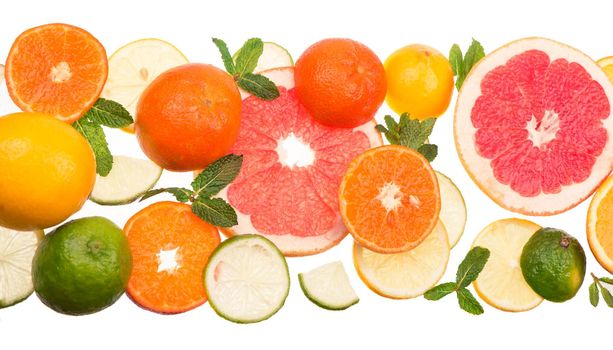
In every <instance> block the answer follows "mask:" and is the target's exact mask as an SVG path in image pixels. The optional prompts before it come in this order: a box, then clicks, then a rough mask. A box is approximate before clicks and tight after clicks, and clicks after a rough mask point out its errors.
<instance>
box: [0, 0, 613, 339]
mask: <svg viewBox="0 0 613 350" xmlns="http://www.w3.org/2000/svg"><path fill="white" fill-rule="evenodd" d="M612 10H613V4H611V3H609V2H606V1H602V2H596V1H586V0H582V1H574V2H563V1H552V2H545V1H534V0H532V1H519V0H513V1H505V2H499V1H482V2H476V1H475V2H471V1H453V2H452V1H449V2H437V1H419V2H414V3H413V2H410V1H399V2H386V1H382V0H376V1H375V0H371V1H368V2H358V1H350V2H333V1H325V2H323V3H321V4H319V3H316V2H314V1H312V0H309V1H300V2H291V1H287V0H286V1H280V2H278V3H274V2H268V1H263V0H257V1H256V0H252V1H245V2H242V1H236V0H235V1H222V0H217V1H198V2H196V1H194V2H192V3H186V2H185V3H184V2H182V1H179V0H171V1H164V2H154V1H146V2H142V3H136V2H132V1H127V0H124V1H119V2H111V1H97V2H91V3H86V2H85V1H79V2H74V3H70V2H68V1H60V0H54V1H40V2H37V3H36V2H32V1H23V0H19V1H17V0H14V1H10V2H9V1H3V4H2V5H1V9H0V13H1V14H2V16H1V19H0V61H3V60H4V59H5V57H6V55H7V54H8V51H9V48H10V45H11V44H12V42H13V40H14V38H15V37H17V36H18V35H19V34H20V33H21V32H22V31H24V30H25V29H27V28H30V27H32V26H36V25H40V24H43V23H48V22H66V23H71V24H74V25H77V26H80V27H83V28H85V29H87V30H88V31H90V32H91V33H92V34H93V35H95V36H96V37H97V38H98V39H99V40H100V41H101V42H102V43H103V44H104V45H105V47H106V49H107V51H108V53H109V54H111V53H112V52H113V51H114V50H115V49H117V48H118V47H120V46H122V45H123V44H125V43H127V42H129V41H132V40H135V39H139V38H145V37H158V38H162V39H165V40H167V41H170V42H171V43H173V44H175V45H176V46H177V47H178V48H179V49H180V50H182V51H183V52H184V53H185V54H186V55H187V57H188V58H189V59H190V60H191V61H193V62H207V63H213V64H216V65H218V66H221V62H220V59H219V54H218V52H217V49H216V48H215V46H214V45H213V44H212V43H211V40H210V38H211V37H213V36H217V37H220V38H223V39H225V40H226V41H227V42H228V44H229V46H230V49H231V50H236V49H237V48H238V47H239V46H240V45H241V44H242V42H243V41H244V40H245V39H247V38H250V37H253V36H257V37H260V38H262V39H264V40H265V41H274V42H277V43H280V44H281V45H283V46H285V47H287V48H288V49H289V50H290V51H291V53H292V54H293V56H294V58H297V57H298V56H299V55H300V53H301V52H302V51H303V50H304V49H305V48H306V47H308V46H309V45H310V44H312V43H314V42H316V41H318V40H320V39H323V38H328V37H349V38H353V39H356V40H358V41H361V42H363V43H365V44H366V45H368V46H369V47H370V48H372V49H373V50H374V51H375V52H376V53H377V54H378V55H379V57H380V58H381V59H382V60H384V59H385V58H386V57H387V56H388V55H389V54H390V53H391V52H393V51H394V50H395V49H397V48H400V47H402V46H404V45H407V44H411V43H423V44H427V45H430V46H432V47H434V48H436V49H438V50H440V51H441V52H443V53H444V54H445V55H447V52H448V50H449V48H450V46H451V45H452V44H453V43H454V42H457V43H459V44H460V45H461V46H462V47H463V49H465V48H466V46H467V45H468V43H469V42H470V39H471V37H475V38H477V39H478V40H480V41H481V43H482V44H483V46H484V47H485V49H486V52H489V51H491V50H493V49H495V48H497V47H499V46H501V45H503V44H505V43H506V42H508V41H511V40H514V39H517V38H521V37H525V36H533V35H537V36H544V37H550V38H552V39H556V40H559V41H562V42H565V43H567V44H570V45H571V46H574V47H577V48H579V49H581V50H583V51H584V52H586V53H587V54H588V55H590V56H592V57H593V58H594V59H598V58H601V57H604V56H609V55H613V40H612V39H611V36H612V35H613V32H612V31H611V13H612ZM454 103H455V96H454V100H453V101H452V105H451V106H452V107H453V105H454ZM452 107H451V108H450V109H449V110H448V111H447V113H445V115H443V116H442V117H441V118H440V121H439V122H438V123H437V125H436V128H435V131H434V134H433V136H432V138H431V140H432V141H433V142H434V143H436V144H438V145H439V156H438V158H437V159H436V160H435V161H434V163H433V165H434V167H435V168H436V169H437V170H439V171H441V172H443V173H445V174H447V175H449V176H450V177H451V178H452V179H453V180H454V181H455V182H456V183H457V184H458V186H459V187H460V189H461V190H462V192H463V194H464V196H465V198H466V202H467V205H468V213H469V214H468V223H467V226H466V231H465V234H464V237H463V238H462V239H461V241H460V243H459V244H458V245H457V247H456V248H455V249H454V250H453V251H452V254H451V259H450V262H449V268H448V271H447V273H446V274H445V276H444V278H443V281H447V280H452V279H453V278H454V276H455V270H456V267H457V265H458V263H459V261H460V260H461V259H462V257H463V256H464V254H465V253H466V251H467V249H468V247H469V246H470V244H471V242H472V240H473V238H474V237H475V236H476V234H477V233H478V232H479V231H480V230H481V229H482V228H483V227H484V226H485V225H487V224H488V223H489V222H491V221H493V220H497V219H502V218H507V217H517V216H518V215H516V214H513V213H511V212H508V211H505V210H503V209H501V208H500V207H498V206H497V205H496V204H494V203H493V202H492V201H491V200H490V199H489V198H488V197H486V196H485V195H484V194H482V193H481V191H479V189H478V188H477V187H476V186H475V185H474V183H473V182H472V181H471V180H470V179H469V177H468V176H467V174H466V172H465V171H464V168H463V167H462V165H461V164H460V162H459V160H458V157H457V154H456V151H455V147H454V144H453V134H452V124H453V123H452V119H453V112H452ZM386 108H387V107H384V108H383V109H382V110H381V111H380V113H379V114H378V118H379V119H380V118H381V117H382V116H383V115H384V113H386V112H387V109H386ZM15 110H16V107H15V106H14V105H13V104H12V102H11V101H10V99H8V98H7V96H6V90H5V88H4V86H3V87H2V88H1V89H0V114H6V113H8V112H11V111H15ZM108 135H109V136H110V137H109V138H110V140H109V141H110V145H111V149H112V151H113V152H114V153H116V154H128V155H142V154H141V152H140V149H139V148H138V144H137V143H136V140H135V139H134V138H133V137H131V136H129V135H127V134H125V133H122V132H119V131H109V132H108ZM189 182H190V175H189V174H185V173H184V174H176V173H169V172H165V173H164V175H163V177H162V179H161V181H160V183H159V185H162V186H165V185H172V186H185V185H188V184H189ZM150 202H151V201H149V202H148V203H150ZM588 202H589V200H588V201H586V202H584V203H583V204H581V205H579V206H578V207H576V208H575V209H572V210H570V211H568V212H566V213H564V214H561V215H557V216H553V217H543V218H541V217H538V218H532V219H531V220H533V221H535V222H536V223H538V224H540V225H543V226H553V227H558V228H562V229H565V230H567V231H568V232H569V233H571V234H572V235H574V236H575V237H577V238H578V239H579V240H580V241H581V243H582V244H583V246H584V248H585V249H586V253H587V255H588V268H587V270H588V273H589V272H591V271H594V272H595V273H596V274H598V275H603V274H604V270H603V269H602V268H601V267H600V266H599V265H598V264H597V263H596V261H595V260H594V258H593V256H592V254H591V252H590V251H589V247H588V245H587V241H586V237H585V216H586V212H587V207H588V204H589V203H588ZM141 207H143V205H140V204H132V205H129V206H123V207H101V206H98V205H95V204H93V203H87V204H86V206H85V207H84V208H83V210H82V211H81V212H79V213H78V214H76V215H75V217H81V216H91V215H102V216H107V217H109V218H111V219H112V220H113V221H115V222H116V223H117V224H118V225H120V226H123V224H124V223H125V221H126V220H127V219H128V218H129V216H131V215H132V214H133V213H135V212H136V211H137V210H139V209H140V208H141ZM351 245H352V240H351V238H350V237H348V238H346V239H345V240H344V241H343V242H342V243H341V244H340V245H339V246H337V247H335V248H333V249H332V250H330V251H328V252H326V253H324V254H321V255H319V256H314V257H307V258H292V259H289V261H288V262H289V266H290V272H291V275H292V285H291V291H290V295H289V297H288V299H287V301H286V304H285V307H283V309H281V310H280V311H279V313H277V314H276V315H275V316H273V317H272V318H271V319H270V320H268V321H265V322H262V323H259V324H253V325H237V324H233V323H230V322H228V321H225V320H224V319H221V318H219V317H217V315H216V314H215V313H214V312H213V311H212V309H211V308H210V307H209V305H208V304H205V305H203V306H202V307H200V308H198V309H195V310H193V311H190V312H187V313H184V314H180V315H174V316H162V315H158V314H155V313H151V312H148V311H144V310H142V309H140V308H138V307H137V306H136V305H135V304H133V303H132V302H131V301H130V300H129V299H128V298H127V297H125V296H124V297H122V298H121V299H120V300H119V301H118V302H117V303H116V304H115V305H113V306H112V307H110V308H108V309H106V310H104V311H102V312H100V313H98V314H95V315H91V316H84V317H71V316H64V315H60V314H57V313H55V312H53V311H51V310H50V309H48V308H46V307H45V306H44V305H43V304H42V303H40V302H39V300H38V299H37V298H36V296H32V297H31V298H29V299H28V300H27V301H25V302H23V303H21V304H19V305H17V306H14V307H11V308H8V309H3V310H0V340H1V341H0V344H1V345H0V349H7V350H8V349H25V348H28V349H32V348H35V346H44V347H45V348H60V346H61V347H63V348H66V349H69V348H84V349H98V348H99V349H108V348H111V347H114V348H121V349H124V348H128V347H133V348H138V349H141V348H158V347H159V348H161V347H171V348H173V349H191V348H199V349H211V348H213V347H215V348H218V347H222V348H224V349H234V348H238V347H239V346H243V347H254V348H264V347H266V348H269V349H273V348H283V349H293V348H298V349H302V348H305V349H306V348H315V347H317V348H324V349H327V348H332V347H336V348H348V347H350V346H359V347H360V348H373V349H384V348H386V347H389V348H401V349H413V348H418V349H419V348H428V347H432V348H442V347H443V346H445V347H447V348H451V347H455V348H467V347H469V346H470V347H471V348H473V349H513V348H518V347H527V348H535V347H536V346H547V347H554V346H557V348H558V349H563V348H570V347H574V348H577V347H581V348H584V347H587V346H588V345H591V346H596V345H599V346H600V347H601V348H605V349H606V348H610V347H611V345H610V344H611V340H610V335H611V320H613V310H610V309H607V308H606V307H605V306H604V305H601V306H600V307H598V308H597V309H594V308H592V306H591V305H590V304H589V302H588V297H587V283H584V285H583V288H582V289H581V291H580V292H579V294H578V295H577V296H576V298H574V299H573V300H571V301H569V302H566V303H564V304H553V303H549V302H544V303H543V304H542V305H541V306H539V307H538V308H536V309H535V310H533V311H530V312H526V313H520V314H512V313H505V312H501V311H498V310H496V309H493V308H491V307H489V306H487V305H486V304H485V303H483V304H484V307H485V314H484V315H482V316H478V317H475V316H471V315H469V314H467V313H465V312H463V311H461V310H460V309H459V308H458V306H457V301H456V299H455V297H454V296H449V297H447V298H445V299H443V300H441V301H438V302H429V301H426V300H424V299H423V298H417V299H414V300H403V301H393V300H388V299H385V298H382V297H379V296H377V295H376V294H374V293H373V292H371V291H370V290H369V289H368V288H366V286H365V285H364V284H362V282H361V281H360V280H359V278H358V276H357V274H356V273H355V270H354V268H353V264H352V261H351ZM338 259H340V260H342V261H343V262H344V264H345V267H346V270H347V272H348V274H349V277H350V279H351V282H352V283H353V286H354V287H355V289H356V291H357V293H358V294H359V296H360V302H359V303H358V304H357V305H356V306H353V307H351V308H350V309H348V310H347V311H342V312H331V311H326V310H323V309H320V308H318V307H316V306H315V305H313V304H311V303H310V302H309V301H308V300H307V299H306V298H305V297H304V296H303V295H302V292H301V291H300V288H299V286H298V283H297V278H296V274H297V273H299V272H302V271H305V270H308V269H311V268H313V267H316V266H319V265H321V264H323V263H326V262H329V261H332V260H338ZM586 281H587V279H586Z"/></svg>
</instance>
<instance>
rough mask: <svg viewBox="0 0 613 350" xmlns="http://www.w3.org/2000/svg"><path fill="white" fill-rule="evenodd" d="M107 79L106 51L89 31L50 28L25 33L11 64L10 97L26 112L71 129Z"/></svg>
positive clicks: (8, 75) (65, 26)
mask: <svg viewBox="0 0 613 350" xmlns="http://www.w3.org/2000/svg"><path fill="white" fill-rule="evenodd" d="M107 74H108V63H107V58H106V51H105V50H104V47H103V46H102V44H100V42H99V41H98V40H97V39H96V38H94V37H93V36H92V35H91V34H90V33H88V32H86V31H85V30H83V29H81V28H78V27H74V26H71V25H68V24H62V23H54V24H45V25H42V26H40V27H35V28H31V29H28V30H26V31H25V32H23V33H22V34H21V35H19V37H17V39H16V40H15V42H14V43H13V46H12V47H11V50H10V52H9V55H8V58H7V59H6V67H5V75H6V85H7V87H8V92H9V94H10V96H11V98H12V99H13V101H14V102H15V104H17V106H18V107H19V108H21V110H23V111H24V112H41V113H46V114H50V115H52V116H54V117H56V118H58V119H60V120H62V121H65V122H67V123H72V122H74V121H75V120H77V119H79V118H81V117H82V116H83V115H84V114H85V112H87V111H88V110H89V109H90V108H91V107H92V106H93V105H94V103H95V102H96V100H97V99H98V97H99V96H100V93H101V92H102V88H103V87H104V83H105V81H106V77H107Z"/></svg>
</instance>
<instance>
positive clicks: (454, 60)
mask: <svg viewBox="0 0 613 350" xmlns="http://www.w3.org/2000/svg"><path fill="white" fill-rule="evenodd" d="M483 57H485V50H484V49H483V46H481V43H479V42H478V41H477V40H475V39H474V38H473V39H472V42H471V43H470V46H469V47H468V50H467V51H466V54H465V55H464V58H462V50H461V49H460V47H459V46H458V45H457V44H453V46H452V47H451V50H449V63H450V64H451V69H452V70H453V74H454V75H455V76H456V81H455V86H456V89H457V90H458V91H459V90H460V88H461V87H462V84H464V80H465V79H466V77H467V76H468V73H470V70H471V69H472V68H473V67H474V66H475V64H476V63H477V62H479V60H480V59H482V58H483Z"/></svg>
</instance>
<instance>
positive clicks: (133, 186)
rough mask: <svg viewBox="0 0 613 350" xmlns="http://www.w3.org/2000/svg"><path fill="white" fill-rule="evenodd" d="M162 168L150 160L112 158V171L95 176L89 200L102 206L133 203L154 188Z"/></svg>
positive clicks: (123, 157) (124, 157) (122, 157)
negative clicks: (104, 174) (105, 174)
mask: <svg viewBox="0 0 613 350" xmlns="http://www.w3.org/2000/svg"><path fill="white" fill-rule="evenodd" d="M161 175H162V168H160V167H159V166H157V165H156V164H155V163H153V162H152V161H150V160H144V159H136V158H131V157H126V156H113V169H111V172H110V173H109V174H108V175H107V176H100V175H97V176H96V184H95V185H94V190H93V191H92V194H91V195H90V197H89V199H90V200H91V201H92V202H96V203H98V204H102V205H120V204H128V203H132V202H134V201H135V200H136V199H137V198H139V197H140V196H142V195H143V193H145V192H147V191H149V190H150V189H152V188H153V186H155V184H156V183H157V182H158V180H159V179H160V176H161Z"/></svg>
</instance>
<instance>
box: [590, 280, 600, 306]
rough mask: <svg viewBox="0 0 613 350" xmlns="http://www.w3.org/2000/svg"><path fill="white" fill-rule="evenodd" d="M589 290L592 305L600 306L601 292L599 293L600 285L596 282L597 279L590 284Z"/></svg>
mask: <svg viewBox="0 0 613 350" xmlns="http://www.w3.org/2000/svg"><path fill="white" fill-rule="evenodd" d="M589 291H590V304H592V306H594V307H596V306H598V300H599V294H598V285H597V284H596V281H594V282H592V284H590V288H589Z"/></svg>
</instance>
